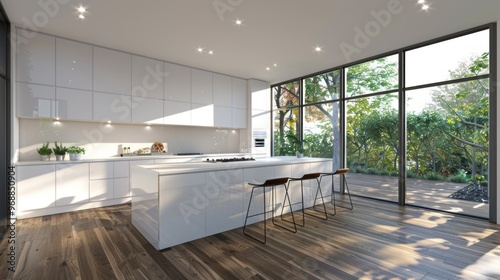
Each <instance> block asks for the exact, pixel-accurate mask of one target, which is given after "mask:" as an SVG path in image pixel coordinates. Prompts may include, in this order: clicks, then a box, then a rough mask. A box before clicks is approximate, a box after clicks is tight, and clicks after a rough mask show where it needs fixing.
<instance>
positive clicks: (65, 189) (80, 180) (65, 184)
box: [56, 163, 89, 206]
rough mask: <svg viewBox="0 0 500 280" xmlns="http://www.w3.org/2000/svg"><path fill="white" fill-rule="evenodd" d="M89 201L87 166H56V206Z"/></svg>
mask: <svg viewBox="0 0 500 280" xmlns="http://www.w3.org/2000/svg"><path fill="white" fill-rule="evenodd" d="M88 201H89V164H88V163H77V164H58V165H57V167H56V206H61V205H68V204H76V203H84V202H88Z"/></svg>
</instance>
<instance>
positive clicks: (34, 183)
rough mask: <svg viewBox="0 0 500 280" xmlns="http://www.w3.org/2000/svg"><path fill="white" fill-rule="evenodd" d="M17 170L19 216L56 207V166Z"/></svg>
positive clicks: (37, 166) (24, 167) (20, 167)
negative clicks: (30, 211) (23, 213)
mask: <svg viewBox="0 0 500 280" xmlns="http://www.w3.org/2000/svg"><path fill="white" fill-rule="evenodd" d="M16 169H17V206H18V209H17V212H18V215H19V214H20V213H22V212H26V211H29V210H33V209H40V208H47V207H54V206H55V205H56V176H55V170H56V167H55V165H53V164H50V165H26V166H17V168H16Z"/></svg>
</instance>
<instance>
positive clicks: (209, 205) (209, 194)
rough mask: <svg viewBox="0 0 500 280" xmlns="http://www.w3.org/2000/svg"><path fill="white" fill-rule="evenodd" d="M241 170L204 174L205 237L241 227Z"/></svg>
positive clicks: (243, 186) (242, 185)
mask: <svg viewBox="0 0 500 280" xmlns="http://www.w3.org/2000/svg"><path fill="white" fill-rule="evenodd" d="M244 191H245V184H244V183H243V171H242V169H233V170H224V171H215V172H208V173H206V185H205V197H206V212H205V213H206V214H205V215H206V217H205V219H206V235H213V234H216V233H220V232H223V231H227V230H230V229H233V228H237V227H241V226H243V221H244V219H245V217H244V216H243V214H242V213H243V194H244Z"/></svg>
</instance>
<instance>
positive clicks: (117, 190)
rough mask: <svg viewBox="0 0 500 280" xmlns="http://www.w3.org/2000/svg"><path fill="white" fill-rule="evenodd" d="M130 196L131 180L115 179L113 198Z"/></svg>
mask: <svg viewBox="0 0 500 280" xmlns="http://www.w3.org/2000/svg"><path fill="white" fill-rule="evenodd" d="M129 196H130V179H129V177H127V178H115V179H113V195H112V196H110V197H113V198H122V197H129Z"/></svg>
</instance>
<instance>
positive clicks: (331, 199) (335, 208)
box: [319, 174, 337, 216]
mask: <svg viewBox="0 0 500 280" xmlns="http://www.w3.org/2000/svg"><path fill="white" fill-rule="evenodd" d="M325 176H332V186H331V188H332V194H331V195H330V204H332V205H333V214H331V213H328V215H331V216H335V215H337V207H336V205H335V192H334V191H333V190H334V188H333V174H322V175H321V177H319V186H320V188H321V180H322V179H323V177H325Z"/></svg>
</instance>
